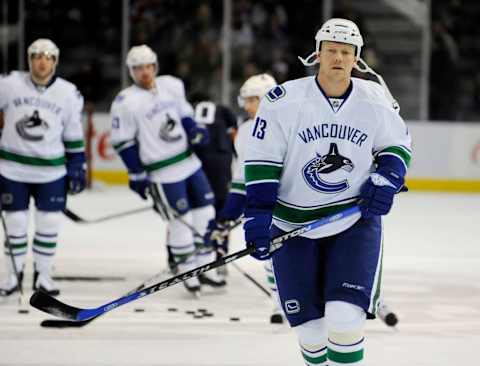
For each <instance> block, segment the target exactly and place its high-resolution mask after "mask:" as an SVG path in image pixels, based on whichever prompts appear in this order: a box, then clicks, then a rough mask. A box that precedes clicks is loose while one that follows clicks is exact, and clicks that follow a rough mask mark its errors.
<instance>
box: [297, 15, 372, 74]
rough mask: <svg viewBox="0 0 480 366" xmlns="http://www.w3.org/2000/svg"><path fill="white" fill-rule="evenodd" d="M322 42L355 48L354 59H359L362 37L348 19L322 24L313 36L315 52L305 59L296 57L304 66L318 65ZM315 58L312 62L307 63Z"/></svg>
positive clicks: (337, 19)
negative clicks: (338, 43)
mask: <svg viewBox="0 0 480 366" xmlns="http://www.w3.org/2000/svg"><path fill="white" fill-rule="evenodd" d="M322 41H331V42H340V43H346V44H351V45H352V46H355V58H356V59H357V60H358V59H360V52H361V51H362V46H363V37H362V35H361V34H360V30H359V29H358V27H357V25H356V24H355V23H354V22H352V21H351V20H348V19H342V18H332V19H329V20H327V21H326V22H325V23H323V25H322V27H321V28H320V30H319V31H318V32H317V34H316V35H315V52H312V53H311V54H310V55H309V56H308V57H307V58H306V59H304V58H302V57H300V56H299V57H298V58H299V59H300V61H302V63H303V64H304V65H305V66H312V65H315V64H316V63H318V59H317V54H318V52H319V51H320V45H321V43H322ZM312 57H315V58H314V60H313V61H309V60H310V59H311V58H312Z"/></svg>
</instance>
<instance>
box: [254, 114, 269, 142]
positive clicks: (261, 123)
mask: <svg viewBox="0 0 480 366" xmlns="http://www.w3.org/2000/svg"><path fill="white" fill-rule="evenodd" d="M265 128H267V121H265V120H264V119H262V118H260V117H257V118H256V119H255V126H254V127H253V132H252V136H253V137H256V138H257V139H259V140H263V138H264V137H265Z"/></svg>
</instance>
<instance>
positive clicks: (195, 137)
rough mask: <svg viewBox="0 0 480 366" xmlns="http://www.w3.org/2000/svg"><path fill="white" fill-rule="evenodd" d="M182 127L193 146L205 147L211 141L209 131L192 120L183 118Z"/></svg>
mask: <svg viewBox="0 0 480 366" xmlns="http://www.w3.org/2000/svg"><path fill="white" fill-rule="evenodd" d="M182 126H183V128H184V129H185V132H186V133H187V136H188V140H189V141H190V144H191V145H193V146H203V145H206V144H208V142H209V141H210V137H209V134H208V129H206V128H203V127H200V126H198V125H197V124H196V123H195V121H194V120H193V119H192V118H190V117H184V118H182Z"/></svg>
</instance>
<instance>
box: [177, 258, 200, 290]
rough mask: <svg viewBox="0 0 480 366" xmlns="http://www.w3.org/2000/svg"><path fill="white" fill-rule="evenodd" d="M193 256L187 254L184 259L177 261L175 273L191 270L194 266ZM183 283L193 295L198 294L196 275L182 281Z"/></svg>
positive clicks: (198, 284)
mask: <svg viewBox="0 0 480 366" xmlns="http://www.w3.org/2000/svg"><path fill="white" fill-rule="evenodd" d="M194 259H195V257H194V256H193V255H192V256H189V257H187V258H186V259H184V261H183V262H179V263H177V265H176V274H180V273H184V272H188V271H191V270H192V269H194V268H195V260H194ZM183 285H184V286H185V288H186V289H187V291H188V292H189V293H191V294H192V295H193V296H195V297H199V296H200V287H201V286H200V281H199V279H198V277H192V278H189V279H188V280H185V281H183Z"/></svg>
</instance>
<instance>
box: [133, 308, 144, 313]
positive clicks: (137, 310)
mask: <svg viewBox="0 0 480 366" xmlns="http://www.w3.org/2000/svg"><path fill="white" fill-rule="evenodd" d="M133 311H134V312H136V313H143V312H144V311H145V309H144V308H135V309H133Z"/></svg>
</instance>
